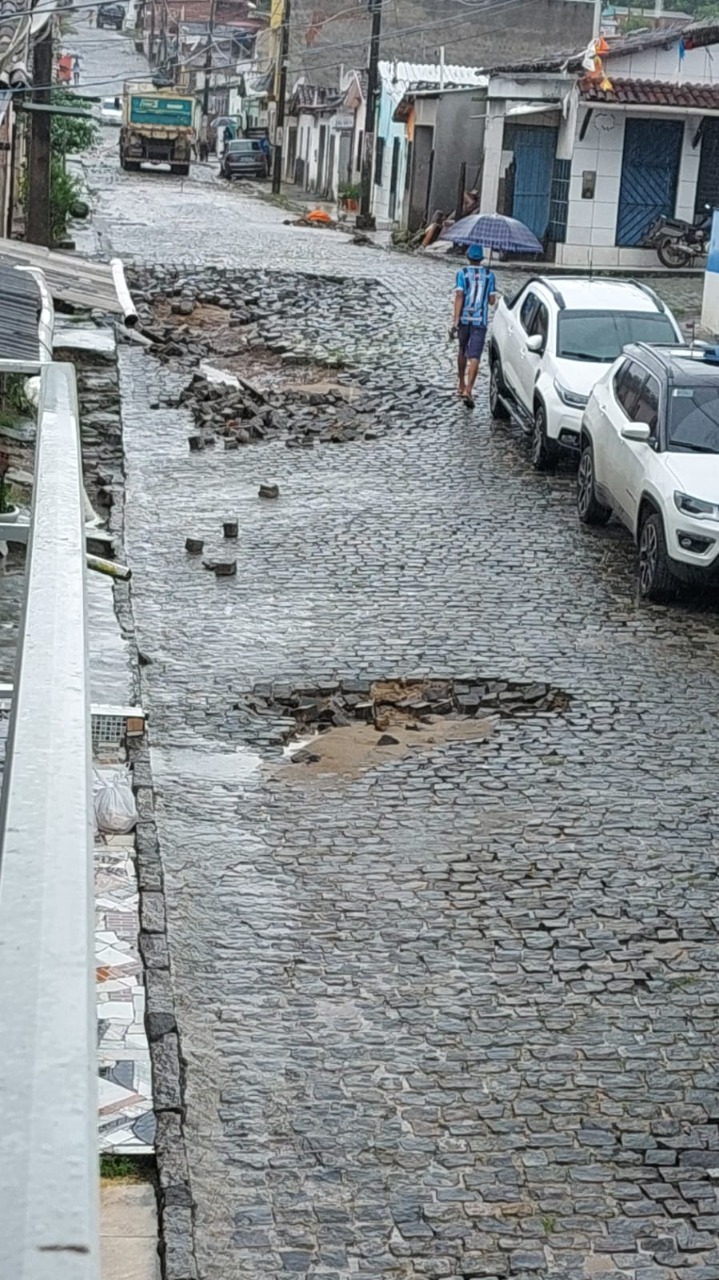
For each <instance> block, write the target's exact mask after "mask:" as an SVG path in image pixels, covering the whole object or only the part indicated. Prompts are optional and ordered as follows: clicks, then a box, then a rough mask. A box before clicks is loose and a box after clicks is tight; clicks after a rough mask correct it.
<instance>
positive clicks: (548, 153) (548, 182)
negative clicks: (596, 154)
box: [512, 125, 557, 240]
mask: <svg viewBox="0 0 719 1280" xmlns="http://www.w3.org/2000/svg"><path fill="white" fill-rule="evenodd" d="M556 150H557V130H556V129H541V128H537V127H536V126H535V127H532V126H531V125H520V126H519V127H518V128H517V129H516V131H515V134H514V164H515V174H514V199H513V201H512V214H513V216H514V217H515V218H519V220H520V222H523V223H525V225H526V226H528V227H529V230H530V231H533V232H534V234H535V236H536V237H537V239H538V240H543V239H544V237H545V235H546V232H547V226H548V224H549V197H550V195H551V191H552V174H553V172H554V156H555V153H556Z"/></svg>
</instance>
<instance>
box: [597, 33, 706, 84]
mask: <svg viewBox="0 0 719 1280" xmlns="http://www.w3.org/2000/svg"><path fill="white" fill-rule="evenodd" d="M712 56H713V59H714V60H713V61H712ZM606 68H607V74H608V75H609V78H610V80H611V78H612V76H622V77H624V76H629V77H631V78H632V79H633V80H665V81H669V82H671V83H674V84H681V83H683V84H714V83H715V82H716V78H717V69H716V46H714V48H713V49H711V48H708V49H689V50H687V52H686V53H685V55H684V58H683V59H682V62H681V64H680V63H679V53H678V45H677V43H676V41H675V42H674V43H673V44H671V45H670V47H669V48H668V49H662V48H659V49H644V50H643V51H642V52H641V53H633V54H632V55H631V57H628V58H608V59H607V62H606Z"/></svg>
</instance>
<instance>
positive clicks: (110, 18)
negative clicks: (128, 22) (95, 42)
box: [97, 4, 125, 31]
mask: <svg viewBox="0 0 719 1280" xmlns="http://www.w3.org/2000/svg"><path fill="white" fill-rule="evenodd" d="M97 25H98V27H114V28H115V30H116V31H122V28H123V26H124V25H125V7H124V5H121V4H101V5H100V8H99V9H98V11H97Z"/></svg>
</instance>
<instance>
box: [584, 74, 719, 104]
mask: <svg viewBox="0 0 719 1280" xmlns="http://www.w3.org/2000/svg"><path fill="white" fill-rule="evenodd" d="M611 84H612V88H611V89H600V87H599V85H597V84H594V83H592V82H590V81H585V82H583V83H582V84H580V86H579V92H580V95H581V97H582V98H583V99H584V100H585V101H586V102H602V103H611V102H616V103H621V104H622V105H626V106H652V107H690V108H691V109H692V110H694V111H719V84H716V85H714V84H665V83H663V82H662V81H660V80H625V79H619V78H614V77H612V81H611Z"/></svg>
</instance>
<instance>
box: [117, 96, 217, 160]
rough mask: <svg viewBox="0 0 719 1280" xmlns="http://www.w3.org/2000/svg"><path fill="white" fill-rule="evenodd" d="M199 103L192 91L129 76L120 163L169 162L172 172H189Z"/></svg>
mask: <svg viewBox="0 0 719 1280" xmlns="http://www.w3.org/2000/svg"><path fill="white" fill-rule="evenodd" d="M197 110H198V107H197V103H196V101H195V99H194V98H193V96H192V94H189V93H186V92H185V93H183V92H182V90H180V89H173V88H167V89H162V88H158V87H157V86H156V85H154V84H152V83H150V82H145V81H139V80H128V81H127V82H126V84H125V92H124V97H123V100H122V127H121V129H120V164H121V166H122V168H123V169H139V168H140V165H141V164H169V166H170V169H171V171H172V173H179V174H183V175H186V174H188V173H189V172H190V161H191V159H192V141H193V136H194V135H193V130H194V126H195V116H196V113H197Z"/></svg>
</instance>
